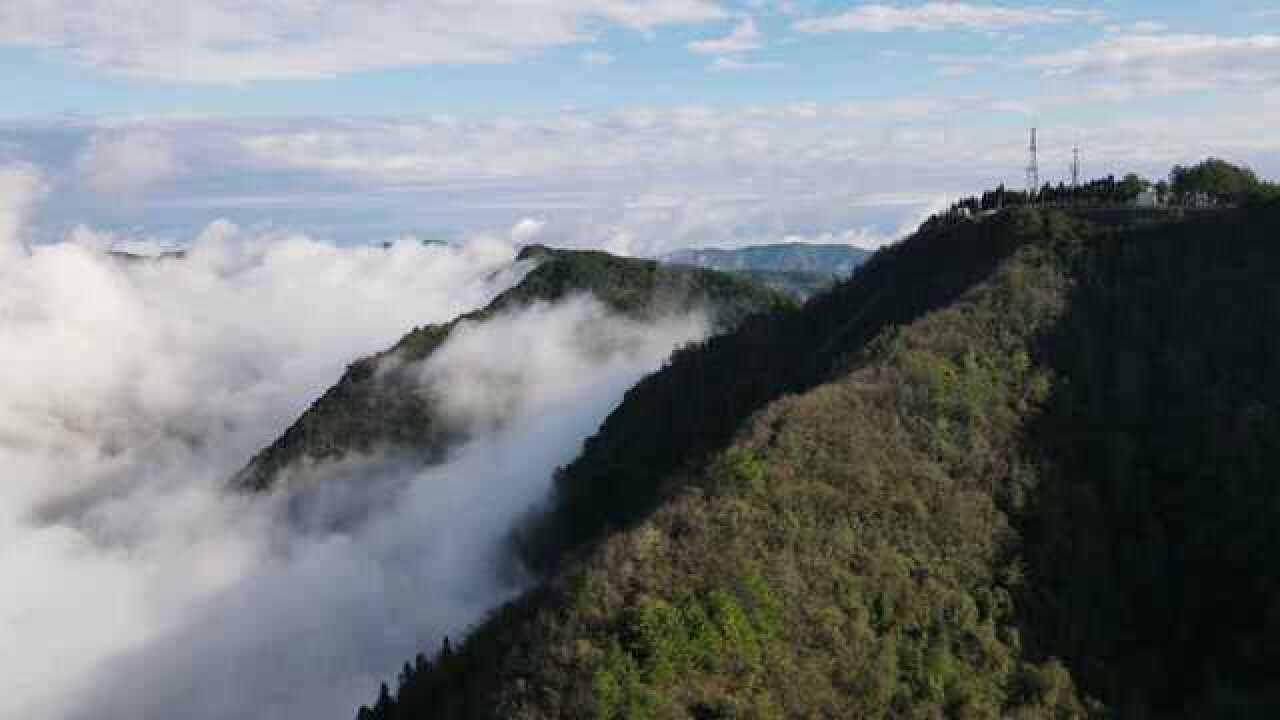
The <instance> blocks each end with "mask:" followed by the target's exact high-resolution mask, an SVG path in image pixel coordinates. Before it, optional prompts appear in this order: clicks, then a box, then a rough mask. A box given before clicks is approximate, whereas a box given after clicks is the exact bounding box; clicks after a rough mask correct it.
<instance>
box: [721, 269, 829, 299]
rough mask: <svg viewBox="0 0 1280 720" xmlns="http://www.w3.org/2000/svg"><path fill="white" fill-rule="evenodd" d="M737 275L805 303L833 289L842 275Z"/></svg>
mask: <svg viewBox="0 0 1280 720" xmlns="http://www.w3.org/2000/svg"><path fill="white" fill-rule="evenodd" d="M736 272H737V274H738V275H741V276H742V277H745V278H748V279H749V280H752V281H754V282H757V283H759V284H761V285H764V286H765V287H767V288H769V289H771V290H777V291H778V292H780V293H786V294H787V295H790V296H792V297H794V298H795V299H797V300H799V301H802V302H803V301H805V300H808V299H809V298H811V297H813V296H814V295H817V294H818V293H822V292H826V291H827V290H830V289H831V288H833V287H835V285H836V283H838V282H840V280H841V279H843V278H844V275H839V274H836V273H826V272H809V271H806V270H738V271H736Z"/></svg>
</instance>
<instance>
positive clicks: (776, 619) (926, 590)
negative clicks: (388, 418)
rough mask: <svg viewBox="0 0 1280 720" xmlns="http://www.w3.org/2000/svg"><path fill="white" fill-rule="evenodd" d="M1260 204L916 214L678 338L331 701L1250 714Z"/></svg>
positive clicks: (753, 711) (582, 708)
mask: <svg viewBox="0 0 1280 720" xmlns="http://www.w3.org/2000/svg"><path fill="white" fill-rule="evenodd" d="M1277 229H1280V204H1275V203H1273V204H1271V205H1269V206H1267V207H1261V208H1251V209H1248V210H1240V211H1223V212H1219V213H1214V214H1212V215H1201V216H1197V217H1194V218H1188V219H1186V220H1185V221H1181V222H1178V223H1170V224H1164V225H1159V226H1152V227H1137V228H1122V227H1115V226H1102V227H1100V226H1095V225H1091V224H1090V223H1087V222H1084V221H1081V220H1078V219H1074V218H1072V217H1071V216H1070V215H1069V214H1068V213H1063V212H1057V211H1038V210H1028V209H1018V210H1012V211H1005V212H1003V213H1000V214H999V215H997V216H995V217H991V218H985V219H984V220H983V222H981V223H975V222H972V221H968V220H954V219H951V220H949V219H945V218H937V219H935V220H934V221H931V222H929V223H926V224H925V225H924V226H922V228H921V230H920V231H918V232H917V233H916V234H915V235H913V236H912V237H911V238H908V239H907V240H905V241H904V242H903V243H901V244H899V245H897V246H894V247H893V248H889V249H886V250H882V251H881V252H880V253H878V254H877V256H876V258H874V259H873V260H872V261H871V262H869V263H868V264H867V266H866V267H864V268H863V269H861V270H859V271H858V272H857V273H855V275H854V276H853V277H852V278H851V279H850V280H848V281H846V282H844V283H842V284H840V285H838V286H837V287H836V288H835V289H833V290H832V291H831V292H829V293H826V294H823V295H819V296H817V297H816V298H815V299H814V300H812V301H810V303H808V304H807V305H806V306H805V307H804V308H803V309H802V310H794V309H792V310H782V311H779V312H776V313H773V314H771V315H766V316H760V317H757V318H755V319H753V320H751V321H748V322H747V323H745V324H743V325H742V326H741V327H740V328H739V329H738V330H736V331H734V332H732V333H729V334H726V335H721V336H719V337H716V338H712V339H710V340H708V341H707V342H706V343H703V344H702V345H700V346H696V347H691V348H687V349H685V350H683V351H681V352H679V353H677V354H676V356H675V357H673V359H672V362H671V363H670V364H669V365H668V366H667V367H666V368H664V369H663V370H662V371H660V372H659V373H655V374H654V375H651V376H649V377H647V378H646V379H644V380H643V381H641V383H640V384H639V385H637V386H636V387H635V388H633V389H632V391H630V392H629V393H628V394H627V397H626V399H625V400H624V402H623V403H622V405H621V406H619V407H618V409H616V410H615V411H614V413H613V414H611V415H610V416H609V418H608V419H607V420H606V422H605V424H604V425H603V426H602V427H601V430H600V432H599V433H597V435H596V436H595V437H593V438H592V439H591V440H589V441H588V442H587V443H586V445H585V447H584V452H583V454H582V455H580V456H579V458H578V459H577V460H575V461H574V462H573V463H571V464H570V465H569V466H567V467H566V468H565V469H563V470H562V471H561V472H560V474H559V475H558V476H557V478H556V492H555V495H554V497H553V499H552V501H551V503H550V505H549V507H548V508H546V509H544V510H543V511H542V513H540V514H539V515H537V516H535V517H533V518H531V521H530V523H529V524H528V526H527V527H526V529H525V530H524V531H523V532H522V533H521V536H520V537H519V544H520V547H521V548H522V549H523V551H524V552H525V555H526V557H528V558H530V559H531V561H532V563H533V564H534V565H535V566H536V567H539V568H540V569H541V570H542V571H543V572H544V573H545V574H546V578H547V580H546V582H545V583H544V584H542V585H541V586H539V587H537V588H536V589H534V590H533V591H531V592H529V593H527V594H526V595H524V596H523V597H521V598H519V599H517V600H515V601H513V602H512V603H511V604H509V605H507V606H505V607H503V608H501V609H499V610H497V611H495V612H494V613H493V614H492V615H491V617H490V618H489V620H488V621H486V622H485V623H483V624H482V625H480V626H479V627H478V628H476V629H475V631H474V632H473V633H472V634H471V636H470V637H469V638H468V639H467V640H466V642H465V643H463V644H461V645H459V646H449V645H448V644H447V643H446V647H445V648H444V651H442V652H440V653H438V654H433V655H432V657H426V656H425V655H424V656H419V658H418V659H417V661H416V663H415V664H414V665H412V666H410V665H406V669H405V673H403V674H402V677H401V683H400V686H399V688H398V691H397V692H396V693H395V694H394V696H392V695H391V694H389V693H387V692H385V691H384V693H383V695H382V696H381V697H380V698H379V701H378V702H377V703H376V704H375V705H374V706H373V707H372V708H363V709H362V710H361V711H360V713H359V715H360V717H361V718H373V719H376V720H382V718H399V717H416V716H419V715H421V714H429V715H430V716H432V717H523V718H538V717H565V716H574V717H577V716H589V717H696V718H704V717H705V718H720V717H775V716H842V717H848V716H857V717H909V716H918V717H934V716H941V715H946V716H958V717H1017V718H1023V717H1025V718H1032V717H1050V716H1052V717H1090V716H1099V717H1100V716H1107V715H1110V714H1113V713H1117V714H1123V715H1124V716H1133V717H1198V716H1206V715H1208V716H1223V715H1231V716H1241V717H1248V716H1266V715H1267V714H1268V713H1269V711H1273V710H1275V709H1276V708H1277V707H1280V696H1278V695H1277V693H1276V692H1275V690H1274V688H1273V687H1271V684H1270V683H1269V682H1268V680H1267V675H1268V673H1267V668H1269V667H1274V666H1275V661H1276V660H1277V659H1278V658H1280V656H1278V655H1277V652H1276V650H1275V648H1276V647H1280V643H1278V642H1277V638H1280V623H1277V622H1275V621H1274V620H1271V619H1268V618H1270V617H1271V613H1270V612H1269V611H1268V608H1269V607H1274V606H1275V603H1276V602H1277V600H1278V593H1277V588H1278V587H1280V581H1278V579H1277V574H1276V571H1275V570H1274V569H1271V567H1270V566H1268V565H1267V564H1265V563H1263V564H1258V562H1256V559H1258V558H1265V557H1268V556H1269V553H1270V552H1273V551H1275V550H1280V541H1278V540H1277V538H1276V536H1275V533H1274V531H1272V530H1268V529H1267V528H1271V527H1274V523H1269V521H1268V520H1267V518H1268V517H1269V516H1268V515H1267V513H1266V512H1264V511H1263V510H1264V509H1265V508H1276V507H1280V492H1278V489H1277V488H1276V487H1275V485H1274V483H1271V482H1269V480H1268V478H1269V477H1270V476H1269V473H1268V472H1267V468H1268V467H1269V465H1268V461H1267V459H1266V458H1268V457H1274V455H1272V454H1270V453H1272V452H1273V451H1274V450H1280V442H1278V440H1280V427H1278V425H1277V423H1276V421H1275V418H1276V417H1277V416H1278V413H1280V386H1278V384H1277V382H1276V381H1275V373H1274V368H1275V367H1276V366H1277V363H1280V345H1277V343H1276V340H1275V338H1276V337H1280V296H1277V292H1280V289H1278V288H1277V287H1276V286H1275V283H1274V280H1273V278H1274V271H1275V269H1276V268H1277V267H1280V249H1278V248H1277V247H1276V245H1275V243H1274V242H1271V241H1270V238H1272V237H1273V235H1274V232H1275V231H1276V230H1277ZM944 260H951V261H954V262H951V263H948V262H944ZM939 270H941V272H942V275H940V276H939V275H938V274H937V273H938V272H939ZM890 280H892V282H890ZM1193 308H1196V309H1200V310H1201V312H1194V311H1192V309H1193ZM1205 308H1208V309H1209V310H1211V311H1210V312H1205V311H1204V310H1205ZM1245 309H1248V311H1247V312H1241V311H1242V310H1245ZM1105 348H1115V349H1116V352H1114V353H1110V354H1107V353H1105V352H1103V349H1105ZM771 352H772V354H770V353H771ZM1215 357H1224V358H1229V359H1230V361H1229V363H1228V364H1222V363H1214V362H1212V361H1211V360H1210V359H1211V358H1215ZM725 377H733V378H736V379H735V380H724V379H723V378H725ZM1236 377H1239V379H1234V378H1236ZM699 393H702V394H701V395H700V394H699ZM1162 397H1170V398H1176V400H1175V401H1174V402H1172V403H1170V402H1168V401H1167V400H1165V401H1162V400H1161V398H1162ZM731 398H738V400H737V401H736V404H733V405H730V406H727V407H721V406H724V402H725V401H726V400H728V399H731ZM677 408H678V411H677ZM1165 409H1169V410H1170V411H1171V412H1165ZM716 413H723V415H718V414H716ZM686 416H689V417H690V418H692V419H689V420H688V422H687V423H685V422H683V421H684V420H685V419H686ZM655 418H665V419H667V420H666V421H665V422H668V423H672V420H674V422H673V423H672V424H673V425H674V427H672V428H668V427H666V426H665V425H654V424H653V422H654V419H655ZM687 425H692V426H693V427H695V428H699V429H700V431H699V432H695V433H694V434H693V435H692V436H690V435H688V433H687V430H688V428H687V427H686V426H687ZM1223 468H1225V469H1227V470H1223ZM1226 471H1229V472H1230V473H1231V474H1230V475H1229V476H1223V473H1224V472H1226ZM1223 481H1227V485H1226V488H1227V490H1226V491H1225V492H1224V491H1223ZM1175 530H1176V533H1175ZM1224 537H1225V538H1230V540H1229V542H1230V543H1231V544H1232V547H1233V548H1234V550H1235V551H1234V552H1233V553H1232V555H1231V557H1230V561H1229V562H1227V563H1222V562H1221V561H1220V560H1217V559H1215V557H1216V551H1215V548H1217V547H1218V542H1219V538H1224ZM1174 559H1177V562H1174ZM1250 559H1254V560H1252V561H1251V560H1250ZM1205 580H1209V582H1205Z"/></svg>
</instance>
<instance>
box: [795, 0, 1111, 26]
mask: <svg viewBox="0 0 1280 720" xmlns="http://www.w3.org/2000/svg"><path fill="white" fill-rule="evenodd" d="M1098 17H1100V16H1099V14H1098V13H1096V12H1091V11H1084V10H1076V9H1070V8H1041V7H1012V6H1005V5H979V4H970V3H965V2H928V3H923V4H920V5H884V4H878V3H869V4H865V5H859V6H857V7H855V8H853V9H852V10H849V11H847V12H843V13H839V14H836V15H828V16H823V17H815V18H809V19H806V20H801V21H799V22H797V23H796V25H795V27H796V29H797V30H799V31H800V32H806V33H822V32H849V31H860V32H874V33H886V32H896V31H899V30H913V31H916V32H942V31H945V30H969V31H982V32H995V31H1002V30H1010V29H1013V28H1020V27H1027V26H1031V25H1053V24H1058V23H1064V22H1070V21H1079V20H1089V19H1097V18H1098Z"/></svg>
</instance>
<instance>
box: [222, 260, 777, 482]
mask: <svg viewBox="0 0 1280 720" xmlns="http://www.w3.org/2000/svg"><path fill="white" fill-rule="evenodd" d="M517 261H518V262H523V263H527V264H529V265H530V266H531V267H532V269H531V270H530V271H529V272H528V274H526V275H525V276H524V278H523V279H522V280H521V281H520V282H519V283H518V284H517V285H516V286H515V287H512V288H511V289H509V290H507V291H506V292H504V293H502V294H500V295H499V296H498V297H497V298H495V299H494V300H493V302H491V303H490V304H489V305H488V306H487V307H485V308H483V309H481V310H478V311H476V312H473V313H469V314H466V315H463V316H462V317H459V318H457V319H456V320H454V321H452V322H450V323H447V324H443V325H428V326H426V327H420V328H415V329H414V330H413V331H411V332H410V333H408V334H407V335H405V336H404V337H403V338H402V339H401V340H400V341H399V342H398V343H396V345H395V346H394V347H392V348H390V349H389V350H387V351H385V352H382V353H379V354H377V355H374V356H371V357H367V358H363V359H361V360H358V361H356V362H355V363H353V364H352V365H351V366H349V367H348V368H347V371H346V372H345V373H344V374H343V376H342V378H341V379H340V380H339V381H338V383H337V384H336V385H334V386H333V387H332V388H330V389H329V390H328V391H327V392H326V393H325V394H324V395H323V396H321V397H320V398H319V399H318V400H317V401H316V402H315V403H313V404H312V406H311V407H310V408H308V409H307V411H306V412H304V413H303V415H302V416H301V417H300V418H299V419H298V420H297V421H296V422H295V423H294V424H293V425H292V426H290V427H289V428H288V429H287V430H286V431H285V432H284V434H283V435H281V436H280V437H279V438H278V439H277V440H276V441H275V442H274V443H272V444H271V445H269V446H268V447H266V448H264V449H263V450H262V451H261V452H260V453H258V454H257V455H256V456H255V457H254V458H253V459H252V460H251V461H250V462H249V464H248V465H247V466H246V467H245V468H244V469H243V470H241V471H240V472H239V473H238V474H237V475H236V477H235V478H234V479H233V481H232V484H233V486H234V487H236V488H239V489H245V490H255V491H261V490H266V489H268V488H270V487H272V486H273V485H274V483H275V482H276V480H277V478H278V477H279V476H281V474H282V473H286V472H287V471H290V470H291V469H296V468H299V467H301V466H303V465H304V464H306V463H317V462H324V461H328V460H336V459H338V458H341V457H343V456H345V455H346V454H347V453H349V452H352V451H355V452H363V453H368V452H370V451H371V450H373V449H374V448H378V447H382V448H393V449H398V450H402V451H405V452H411V453H414V454H416V455H419V456H420V457H421V459H422V460H423V461H424V462H433V461H438V460H440V459H441V458H442V457H443V456H444V453H445V452H446V451H447V450H448V449H449V448H450V447H453V446H456V445H457V444H459V443H461V442H463V441H465V439H466V437H465V431H464V430H463V429H462V428H460V427H455V426H453V425H450V424H449V423H446V422H442V420H441V418H440V417H439V413H437V412H436V410H435V408H434V407H433V404H432V401H431V397H430V394H429V393H423V392H419V391H418V387H417V385H418V379H417V377H416V376H415V375H412V374H411V373H410V372H409V371H408V370H407V368H409V366H411V365H412V364H413V363H415V362H418V361H421V360H423V359H424V358H426V357H427V356H428V355H430V354H431V353H432V352H433V351H434V350H435V349H436V348H437V347H439V346H440V345H441V344H442V343H444V341H445V340H446V339H447V338H448V337H449V334H450V332H451V331H452V330H453V328H454V327H456V326H458V325H459V324H460V323H476V322H484V321H485V320H486V319H488V318H492V317H494V316H496V315H499V314H501V313H504V312H508V311H511V310H515V309H518V308H521V307H526V306H528V305H530V304H532V303H535V302H555V301H557V300H562V299H564V298H567V297H569V296H572V295H577V294H590V295H592V296H593V297H595V298H596V299H598V300H599V301H600V302H602V303H603V304H604V305H605V306H606V307H608V308H609V309H611V310H613V311H614V312H617V313H619V314H621V315H623V316H625V317H629V318H633V319H637V320H652V319H657V318H661V317H663V316H667V315H671V314H680V313H687V312H690V311H694V310H698V311H705V312H706V313H708V315H709V318H710V320H711V323H712V329H713V331H715V332H721V331H724V330H726V329H729V328H732V327H734V326H736V325H737V324H738V323H740V322H741V321H742V320H743V319H744V318H746V317H748V316H750V315H752V314H755V313H758V312H763V311H767V310H770V309H773V308H776V307H785V306H790V305H793V304H794V302H793V301H792V300H790V299H789V298H788V297H787V296H785V295H783V294H780V293H777V292H774V291H772V290H769V289H767V288H765V287H764V286H763V285H760V284H758V283H754V282H751V281H749V280H746V279H740V278H736V277H733V276H730V275H725V274H723V273H718V272H714V271H711V270H705V269H702V268H695V267H685V266H667V265H662V264H659V263H657V262H654V261H651V260H640V259H634V258H620V257H615V256H613V255H609V254H607V253H602V252H596V251H575V250H556V249H551V248H547V247H543V246H541V245H530V246H527V247H525V248H523V249H522V250H521V252H520V254H519V256H518V258H517Z"/></svg>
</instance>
